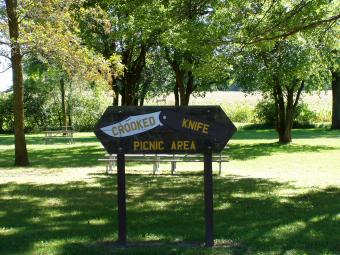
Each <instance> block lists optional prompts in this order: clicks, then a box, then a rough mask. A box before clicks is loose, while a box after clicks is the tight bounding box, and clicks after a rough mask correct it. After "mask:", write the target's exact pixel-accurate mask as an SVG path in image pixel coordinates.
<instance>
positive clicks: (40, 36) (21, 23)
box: [0, 0, 95, 166]
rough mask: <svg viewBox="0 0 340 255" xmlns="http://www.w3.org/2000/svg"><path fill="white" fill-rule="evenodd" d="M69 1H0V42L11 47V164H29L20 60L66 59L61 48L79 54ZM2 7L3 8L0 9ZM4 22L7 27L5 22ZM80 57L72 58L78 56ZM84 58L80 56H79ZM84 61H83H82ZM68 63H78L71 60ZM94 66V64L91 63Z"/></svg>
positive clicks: (78, 41) (70, 2)
mask: <svg viewBox="0 0 340 255" xmlns="http://www.w3.org/2000/svg"><path fill="white" fill-rule="evenodd" d="M72 3H73V1H61V0H58V1H49V0H48V1H32V0H22V1H20V2H18V1H16V0H5V5H3V4H1V5H0V34H1V40H0V43H1V44H6V45H9V46H10V48H11V64H12V70H13V98H14V131H15V132H14V133H15V165H17V166H27V165H29V161H28V153H27V148H26V140H25V133H24V105H23V95H24V83H23V71H22V61H23V60H24V58H23V57H24V56H25V55H27V54H31V55H32V54H37V53H43V54H44V55H49V56H58V59H59V60H60V62H59V63H66V62H67V60H68V59H67V58H65V56H66V54H63V53H65V52H68V53H69V52H71V51H72V50H73V51H74V52H75V54H72V56H73V57H74V56H75V55H76V54H78V55H79V54H82V53H83V52H84V51H81V50H77V49H79V48H82V45H81V42H80V40H79V39H78V38H77V37H76V36H75V33H74V32H75V31H74V30H72V29H73V28H74V27H73V26H70V24H72V23H70V18H69V17H70V13H69V7H70V5H71V4H72ZM4 10H6V11H5V12H4ZM6 24H7V25H8V26H7V27H8V28H7V29H6V27H5V25H6ZM79 59H80V58H76V60H79ZM81 59H84V58H81ZM85 63H86V62H85ZM71 64H79V62H78V63H76V61H72V62H71ZM94 67H95V65H94Z"/></svg>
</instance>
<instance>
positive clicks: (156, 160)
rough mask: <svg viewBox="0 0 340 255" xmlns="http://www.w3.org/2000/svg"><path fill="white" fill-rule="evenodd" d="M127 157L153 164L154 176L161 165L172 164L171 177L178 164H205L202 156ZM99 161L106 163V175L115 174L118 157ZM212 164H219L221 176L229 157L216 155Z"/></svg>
mask: <svg viewBox="0 0 340 255" xmlns="http://www.w3.org/2000/svg"><path fill="white" fill-rule="evenodd" d="M226 148H227V147H226ZM125 157H126V158H127V160H128V161H129V162H144V163H152V164H153V170H152V173H153V174H156V173H157V172H159V166H160V163H171V175H173V174H174V173H175V171H176V167H177V166H176V163H180V162H204V156H203V155H200V154H186V155H181V154H151V155H150V154H125ZM98 160H99V161H104V162H106V173H107V174H109V173H112V172H113V168H114V167H115V165H116V162H117V156H116V155H114V154H106V155H105V157H104V158H100V159H98ZM212 162H217V163H218V174H219V175H221V172H222V163H223V162H229V157H228V156H227V155H222V154H221V153H220V154H216V155H213V156H212Z"/></svg>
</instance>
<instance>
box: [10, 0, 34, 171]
mask: <svg viewBox="0 0 340 255" xmlns="http://www.w3.org/2000/svg"><path fill="white" fill-rule="evenodd" d="M5 3H6V12H7V16H8V28H9V34H10V39H11V63H12V74H13V98H14V111H13V112H14V140H15V142H14V143H15V162H14V164H15V165H16V166H28V165H29V160H28V153H27V147H26V139H25V128H24V118H25V117H24V84H23V73H22V63H21V62H22V55H21V51H20V45H19V42H18V37H19V23H18V16H17V1H16V0H5Z"/></svg>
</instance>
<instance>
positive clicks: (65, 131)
mask: <svg viewBox="0 0 340 255" xmlns="http://www.w3.org/2000/svg"><path fill="white" fill-rule="evenodd" d="M43 133H44V134H45V136H44V140H45V144H47V143H48V140H50V139H54V138H66V139H68V141H69V143H71V144H72V143H74V139H73V134H74V133H76V131H74V130H73V128H72V127H71V126H61V127H60V128H59V129H57V130H46V131H43Z"/></svg>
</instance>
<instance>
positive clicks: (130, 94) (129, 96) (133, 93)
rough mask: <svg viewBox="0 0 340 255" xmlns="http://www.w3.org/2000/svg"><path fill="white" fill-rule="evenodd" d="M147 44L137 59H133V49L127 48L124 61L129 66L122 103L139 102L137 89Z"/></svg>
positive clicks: (124, 81) (126, 72)
mask: <svg viewBox="0 0 340 255" xmlns="http://www.w3.org/2000/svg"><path fill="white" fill-rule="evenodd" d="M147 50H148V48H147V46H146V45H142V46H141V49H140V52H139V55H138V57H137V58H136V60H132V57H133V56H132V54H133V49H127V50H126V51H125V52H124V53H123V58H122V63H123V64H124V65H125V66H126V67H127V68H125V70H124V76H123V80H122V81H123V90H124V93H122V97H123V96H124V98H122V105H136V99H137V102H138V97H137V91H138V88H137V86H138V82H139V81H140V79H141V75H142V71H143V68H144V66H145V58H146V53H147Z"/></svg>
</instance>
